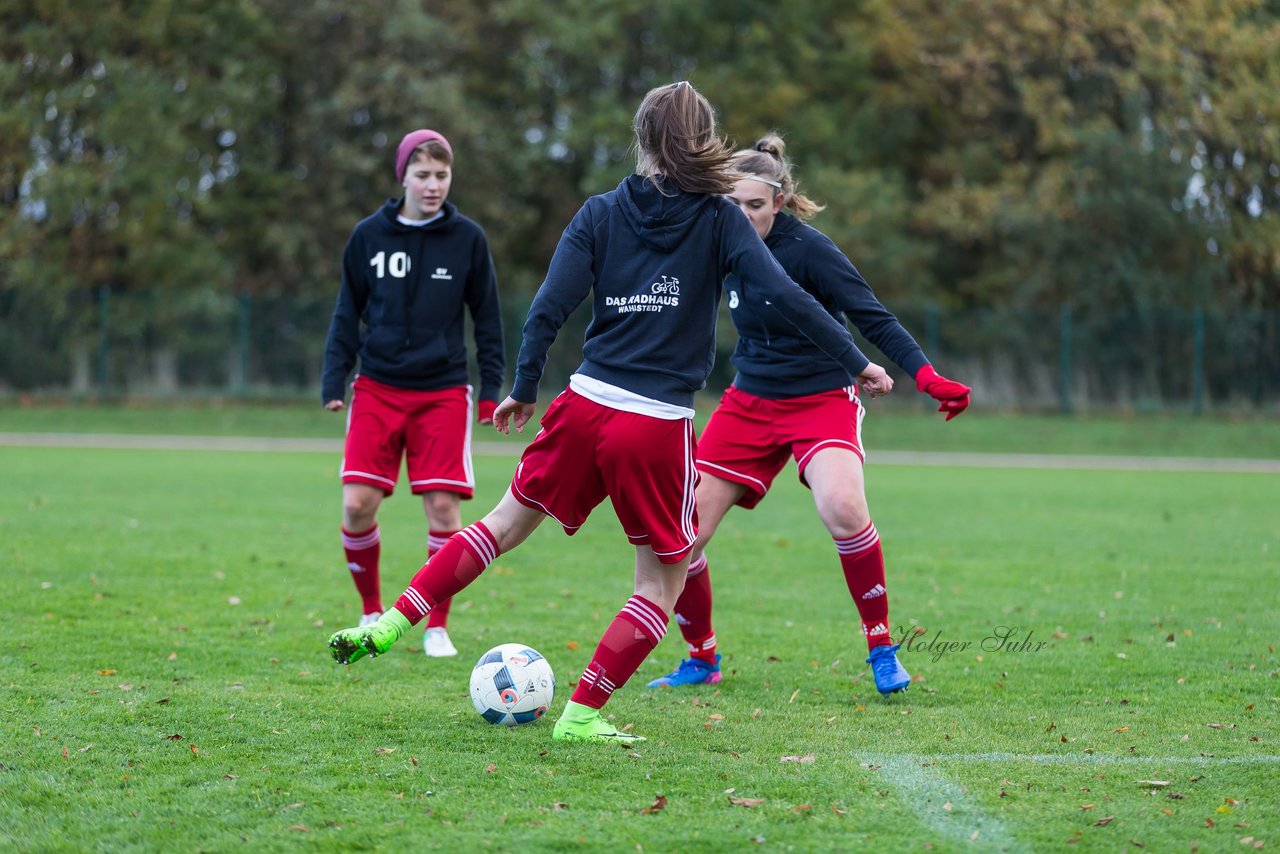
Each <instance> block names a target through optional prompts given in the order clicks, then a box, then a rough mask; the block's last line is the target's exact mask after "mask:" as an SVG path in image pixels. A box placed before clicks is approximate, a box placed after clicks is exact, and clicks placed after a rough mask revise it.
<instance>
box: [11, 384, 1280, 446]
mask: <svg viewBox="0 0 1280 854" xmlns="http://www.w3.org/2000/svg"><path fill="white" fill-rule="evenodd" d="M908 400H909V398H907V397H906V396H905V394H904V398H903V399H902V400H899V401H895V402H892V403H889V405H888V406H885V405H884V404H885V403H887V401H873V402H872V403H871V404H870V405H869V415H868V418H867V422H866V427H865V429H866V432H867V441H868V445H869V446H870V447H874V448H876V449H879V450H909V451H928V450H934V451H972V452H983V453H1038V454H1135V455H1139V456H1153V455H1174V456H1184V457H1244V458H1254V459H1280V421H1278V420H1277V419H1276V418H1275V417H1265V416H1250V417H1238V418H1230V419H1223V418H1208V417H1204V418H1195V417H1191V416H1187V415H1132V416H1125V417H1121V416H1079V417H1060V416H1052V415H1018V416H1006V415H1001V414H998V413H990V412H984V411H982V409H981V408H974V409H970V410H969V411H968V412H966V413H965V414H964V417H963V418H957V419H955V420H953V421H950V422H947V423H945V424H944V423H943V420H942V416H940V415H938V414H937V413H935V412H933V410H932V409H931V408H929V407H928V406H927V405H926V403H925V401H924V400H923V398H921V400H920V401H919V403H920V406H919V407H916V406H912V405H909V404H907V401H908ZM715 403H716V401H715V399H714V398H712V397H704V398H702V399H700V400H699V412H700V413H701V420H700V424H701V423H702V421H705V418H706V417H707V416H708V415H710V413H711V410H712V409H713V408H714V407H715ZM344 424H345V417H344V416H343V415H335V414H334V413H331V412H325V411H324V410H322V409H321V408H320V406H319V404H316V405H315V406H302V405H294V406H266V405H253V404H221V405H209V406H185V407H172V406H148V405H135V406H107V407H95V406H77V405H67V406H50V405H34V406H17V405H8V406H5V405H0V432H15V433H21V432H42V433H86V432H105V433H131V434H182V435H188V436H190V435H208V436H290V437H299V438H313V439H322V438H332V439H340V438H341V437H342V431H343V428H344ZM476 438H477V439H480V440H483V441H486V442H497V441H511V442H519V441H523V440H520V439H518V438H517V437H513V438H512V439H504V438H503V437H502V436H501V435H500V434H498V433H496V432H494V431H491V430H478V431H477V433H476Z"/></svg>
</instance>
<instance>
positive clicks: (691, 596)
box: [675, 555, 716, 664]
mask: <svg viewBox="0 0 1280 854" xmlns="http://www.w3.org/2000/svg"><path fill="white" fill-rule="evenodd" d="M675 614H676V625H678V626H680V634H681V636H682V637H684V642H685V643H686V644H688V645H689V657H690V658H696V659H697V660H698V661H705V662H706V663H707V664H715V663H716V632H715V629H713V628H712V627H711V572H710V570H709V569H708V567H707V556H706V555H702V556H701V557H699V558H698V559H697V560H696V561H694V562H693V563H691V564H689V577H688V578H687V579H685V582H684V592H682V593H681V594H680V598H679V599H677V600H676V607H675Z"/></svg>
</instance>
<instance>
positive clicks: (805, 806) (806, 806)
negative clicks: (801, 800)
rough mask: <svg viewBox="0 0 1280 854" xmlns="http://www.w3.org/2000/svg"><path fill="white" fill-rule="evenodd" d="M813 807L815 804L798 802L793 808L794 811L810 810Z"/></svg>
mask: <svg viewBox="0 0 1280 854" xmlns="http://www.w3.org/2000/svg"><path fill="white" fill-rule="evenodd" d="M811 809H813V804H796V805H795V806H793V807H792V808H791V811H792V812H808V811H809V810H811Z"/></svg>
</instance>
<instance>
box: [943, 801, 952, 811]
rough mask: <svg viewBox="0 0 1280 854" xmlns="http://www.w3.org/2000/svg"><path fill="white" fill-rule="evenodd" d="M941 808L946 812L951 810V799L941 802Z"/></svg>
mask: <svg viewBox="0 0 1280 854" xmlns="http://www.w3.org/2000/svg"><path fill="white" fill-rule="evenodd" d="M942 808H943V809H944V810H946V811H947V812H951V801H947V802H946V803H945V804H943V805H942Z"/></svg>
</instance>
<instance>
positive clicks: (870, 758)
mask: <svg viewBox="0 0 1280 854" xmlns="http://www.w3.org/2000/svg"><path fill="white" fill-rule="evenodd" d="M855 755H856V756H857V757H858V759H860V760H862V761H863V762H864V763H867V764H870V765H884V764H885V762H887V761H890V760H893V761H906V762H912V763H915V764H917V765H929V766H932V765H940V764H943V763H947V762H959V763H961V764H994V763H1006V762H1031V763H1033V764H1036V765H1190V766H1204V767H1214V766H1225V765H1280V755H1277V754H1274V753H1256V754H1253V755H1251V756H1140V755H1133V754H1126V755H1123V756H1122V755H1119V754H1111V753H1003V752H999V751H993V752H990V753H894V754H862V753H858V754H855Z"/></svg>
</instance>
